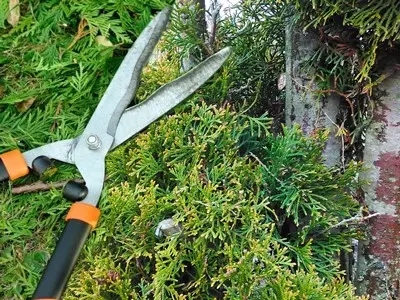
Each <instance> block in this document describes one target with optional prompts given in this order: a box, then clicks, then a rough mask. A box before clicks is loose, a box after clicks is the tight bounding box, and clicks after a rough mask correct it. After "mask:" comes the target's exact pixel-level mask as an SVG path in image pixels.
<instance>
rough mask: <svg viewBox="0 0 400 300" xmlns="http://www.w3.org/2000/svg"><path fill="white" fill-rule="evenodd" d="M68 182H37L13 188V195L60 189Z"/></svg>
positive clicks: (82, 181)
mask: <svg viewBox="0 0 400 300" xmlns="http://www.w3.org/2000/svg"><path fill="white" fill-rule="evenodd" d="M68 181H69V180H63V181H58V182H49V183H45V182H43V181H38V182H35V183H32V184H27V185H21V186H16V187H13V188H12V189H11V193H12V194H13V195H18V194H26V193H34V192H43V191H49V190H51V189H59V188H62V187H64V185H66V184H67V182H68ZM74 181H75V182H78V183H84V182H85V181H84V180H83V179H74Z"/></svg>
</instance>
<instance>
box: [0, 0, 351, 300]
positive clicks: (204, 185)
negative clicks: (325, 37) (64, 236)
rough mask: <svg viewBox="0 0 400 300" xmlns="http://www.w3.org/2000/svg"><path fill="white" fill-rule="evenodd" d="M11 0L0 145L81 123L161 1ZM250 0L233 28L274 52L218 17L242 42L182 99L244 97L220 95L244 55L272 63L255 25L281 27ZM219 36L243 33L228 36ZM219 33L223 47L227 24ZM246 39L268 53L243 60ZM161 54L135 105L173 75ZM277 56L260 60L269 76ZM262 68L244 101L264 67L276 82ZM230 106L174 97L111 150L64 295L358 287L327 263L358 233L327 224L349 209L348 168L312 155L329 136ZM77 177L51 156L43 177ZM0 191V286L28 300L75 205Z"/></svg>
mask: <svg viewBox="0 0 400 300" xmlns="http://www.w3.org/2000/svg"><path fill="white" fill-rule="evenodd" d="M21 3H22V4H21V17H20V20H19V22H18V23H17V25H16V26H15V27H14V28H12V27H11V26H10V25H7V23H5V21H4V20H5V19H6V18H7V16H6V15H7V12H6V11H7V8H4V7H3V8H2V9H3V10H0V13H2V15H1V18H0V21H2V22H3V23H1V24H2V26H3V28H2V29H1V39H2V43H1V46H0V47H2V48H1V54H0V55H1V68H2V69H1V72H2V73H1V74H2V78H1V82H0V84H1V91H2V99H1V100H0V101H1V103H2V106H0V118H1V121H2V122H1V124H0V126H1V128H0V129H1V134H0V145H1V146H0V147H1V151H5V150H7V149H11V148H15V147H19V148H21V149H23V150H24V149H28V148H31V147H35V146H38V145H41V144H43V143H46V142H50V141H54V140H58V139H62V138H70V137H75V136H76V135H78V134H79V133H80V132H81V131H82V129H83V128H84V126H85V124H86V122H87V119H88V117H89V116H90V114H91V112H92V111H93V109H94V107H95V106H96V104H97V103H98V100H99V98H100V97H101V95H102V94H103V92H104V90H105V87H106V86H107V84H108V83H109V80H110V79H111V77H112V75H113V73H114V72H115V70H116V68H117V67H118V65H119V63H120V61H121V60H122V57H123V55H124V54H125V53H126V49H127V48H128V47H129V45H130V44H131V42H132V41H133V40H134V39H135V37H136V36H137V34H138V33H139V32H140V31H141V30H142V29H143V28H144V26H145V25H146V23H147V22H148V20H149V18H150V15H151V14H152V13H153V12H155V11H156V10H158V9H160V8H161V7H162V6H163V5H164V4H165V3H164V2H161V1H149V2H147V1H146V3H145V4H144V2H143V1H133V0H132V1H124V2H118V1H110V2H109V1H84V2H76V1H69V2H59V1H50V2H46V3H40V5H39V2H38V1H28V2H21ZM246 3H247V2H246ZM246 3H245V2H244V4H246ZM259 9H260V10H261V11H262V10H263V11H264V12H263V13H264V15H263V16H264V17H263V18H261V19H260V20H261V24H263V26H264V27H263V26H261V27H257V26H256V24H257V23H254V24H253V23H251V22H253V21H254V22H258V19H257V18H256V16H257V15H258V12H257V13H255V11H254V8H251V7H250V6H249V7H248V11H247V12H246V13H245V14H244V15H246V16H249V18H248V19H249V20H251V22H250V23H251V24H250V25H247V26H250V27H247V29H246V27H244V25H243V27H241V28H242V29H243V30H244V31H246V30H248V33H249V34H250V33H252V32H253V31H256V32H258V33H260V35H261V36H263V37H264V38H265V39H266V40H267V41H268V42H270V46H271V47H272V49H270V48H268V47H264V48H263V46H262V45H261V42H262V41H263V40H264V38H262V37H261V38H260V37H258V38H256V36H253V37H247V35H244V34H243V35H241V33H240V31H237V32H236V31H235V28H234V27H235V26H234V25H232V24H235V23H232V24H231V25H226V26H231V28H228V27H224V28H225V30H226V31H225V32H226V40H227V41H229V43H228V42H227V44H231V45H233V46H234V47H235V49H234V51H237V52H238V54H237V55H235V56H233V57H232V59H231V61H230V62H229V63H228V64H227V65H226V66H225V68H223V70H222V72H221V73H220V74H219V76H218V77H216V78H213V80H211V81H209V82H208V84H207V85H205V87H204V88H202V89H201V90H200V91H199V92H198V93H197V94H196V95H195V96H194V97H193V99H192V101H193V102H195V103H199V102H201V99H204V100H205V102H208V103H210V102H212V103H218V104H223V103H224V102H225V101H224V100H225V99H226V100H227V101H230V102H234V100H235V99H237V101H239V99H242V100H243V98H240V97H239V96H237V97H236V96H231V95H233V93H234V90H237V89H236V88H238V87H240V85H237V86H235V82H236V80H238V82H246V81H242V80H244V78H246V76H251V75H252V74H251V67H250V65H252V64H253V67H254V68H255V67H256V66H257V61H259V62H262V61H263V60H264V58H265V57H264V55H266V56H267V57H268V55H272V57H273V58H276V59H277V60H278V61H279V64H282V61H281V59H282V57H281V54H279V53H278V51H277V50H276V49H278V48H277V47H279V46H276V45H275V44H274V43H273V40H272V39H268V30H265V28H267V27H268V26H271V28H275V29H274V30H276V31H277V30H278V27H274V26H273V25H271V24H270V23H269V21H268V18H266V17H265V16H266V15H268V13H269V11H270V10H269V8H268V7H265V6H261V8H259ZM251 16H253V17H251ZM237 18H239V16H238V17H237ZM240 18H242V17H240ZM245 19H246V18H244V17H243V19H242V20H245ZM177 21H178V20H177ZM280 21H281V20H280V19H279V18H277V19H275V21H273V20H272V19H271V22H276V24H278V23H279V22H280ZM242 24H243V23H242V21H240V22H238V23H237V25H240V26H242ZM172 26H175V25H174V23H173V24H172ZM248 28H253V29H252V30H249V29H248ZM260 28H261V29H260ZM262 28H264V29H262ZM258 30H259V31H258ZM271 30H272V29H271ZM221 32H223V31H221ZM230 33H232V34H237V35H238V37H240V39H239V38H238V39H234V38H228V35H229V34H230ZM99 36H101V37H102V38H100V39H99V38H98V37H99ZM276 38H277V39H278V36H276ZM105 39H106V40H105ZM253 39H254V40H255V41H257V43H256V44H252V40H253ZM217 40H218V41H219V42H220V43H221V44H223V41H224V38H223V35H222V33H221V34H220V36H219V37H218V39H217ZM279 41H281V40H279ZM165 42H166V44H165V46H166V47H167V46H168V45H170V44H168V39H166V41H165ZM110 43H111V44H112V45H110ZM246 45H248V48H249V49H256V48H257V47H259V48H260V49H263V51H264V52H263V53H264V54H260V53H259V52H258V51H256V50H253V51H251V52H250V53H251V55H249V56H247V57H246V51H244V50H243V49H241V47H245V46H246ZM216 47H217V46H216ZM274 47H275V48H274ZM217 48H218V47H217ZM274 49H275V50H276V51H275V50H274ZM268 51H272V52H271V53H270V54H268V53H269V52H268ZM253 56H254V57H253ZM160 59H161V60H160V61H158V62H157V63H156V64H154V65H152V66H149V67H148V68H146V70H145V74H144V77H143V81H144V82H143V85H142V87H141V89H140V91H139V95H138V98H137V99H136V100H135V101H140V100H142V99H144V98H145V97H146V96H147V95H148V94H149V93H150V92H151V91H153V90H155V89H156V88H157V87H158V86H159V85H160V84H161V83H163V82H166V81H169V80H170V79H172V78H174V77H176V76H177V74H178V73H179V66H178V61H179V52H176V53H174V52H173V51H171V52H170V53H167V54H162V55H161V58H160ZM273 61H274V60H273V59H271V60H270V61H268V63H267V64H266V65H264V66H266V67H268V68H271V70H272V71H273V72H278V69H279V68H276V69H274V67H273ZM240 66H241V67H240ZM247 66H249V68H247ZM242 68H243V70H245V72H244V74H245V75H240V70H241V69H242ZM262 72H263V71H262V68H258V69H257V72H255V74H254V77H251V79H250V81H251V84H249V87H255V89H254V90H252V89H251V88H249V89H248V93H247V95H248V97H246V101H247V102H248V103H251V102H253V101H254V99H257V97H258V96H257V95H259V94H260V91H261V88H258V89H257V87H259V86H260V84H264V83H263V82H262V81H261V78H262V77H263V76H267V77H266V78H270V79H268V80H272V78H273V76H272V77H268V76H269V75H268V72H265V73H264V74H262ZM249 78H250V77H249ZM237 95H240V91H239V92H237ZM271 97H272V96H271ZM16 103H21V106H16ZM235 104H237V103H235ZM235 106H236V107H238V106H239V107H240V106H242V105H240V103H239V105H235ZM24 110H25V111H24ZM237 111H240V112H235V109H233V108H232V107H230V106H229V105H228V106H222V107H221V106H220V105H219V106H210V105H209V104H205V103H204V102H202V103H201V104H189V105H186V106H181V107H179V108H178V109H177V114H175V115H171V116H169V117H164V118H162V119H161V120H160V121H159V122H157V123H155V124H153V125H152V126H151V127H150V128H149V129H148V131H146V132H145V133H142V134H140V135H139V136H138V137H137V138H136V139H135V140H133V141H132V142H130V143H127V144H126V145H124V146H122V147H120V148H118V149H116V150H115V151H114V152H113V153H112V154H111V155H110V156H109V158H108V160H107V174H108V177H109V179H108V180H107V182H106V187H105V189H104V195H103V196H102V199H101V201H100V209H101V211H102V217H101V221H100V223H99V226H98V227H97V228H96V230H95V231H94V232H93V233H92V235H91V238H90V239H89V240H88V242H87V244H86V245H85V248H84V251H83V253H82V256H81V259H80V260H79V263H78V265H77V268H76V270H75V272H74V273H73V276H72V278H71V281H70V284H69V287H68V289H67V293H66V296H65V299H77V298H78V299H81V298H82V299H84V298H86V299H171V298H172V299H183V298H186V299H194V298H197V299H214V298H217V299H218V298H219V299H221V298H226V299H246V298H247V299H357V298H356V297H355V296H354V295H353V291H352V287H351V286H349V285H347V284H345V283H343V281H342V279H341V278H340V275H339V274H340V271H339V268H338V265H337V264H336V262H335V256H336V255H337V253H338V251H339V250H341V249H345V248H346V247H347V246H346V245H347V240H348V238H349V237H352V236H354V235H355V234H356V232H354V231H353V230H348V231H341V230H339V229H340V228H339V229H338V228H337V227H335V226H336V224H337V223H338V222H339V221H341V220H342V219H344V218H348V217H350V216H351V215H352V214H354V213H355V212H356V211H357V205H356V203H355V202H354V201H353V199H352V198H351V196H350V192H351V191H352V189H353V188H354V187H355V183H354V181H353V177H354V174H355V172H356V170H357V166H356V165H354V166H352V167H350V168H348V170H347V171H346V172H345V173H344V174H341V173H339V172H337V170H334V169H327V168H326V167H324V166H323V164H322V159H321V151H322V148H323V143H324V139H325V138H326V135H325V133H324V132H319V133H316V135H315V136H314V137H311V138H304V137H303V136H302V135H301V133H300V130H299V129H298V128H294V129H285V130H284V132H283V134H282V135H278V136H274V135H272V134H270V132H269V125H270V123H271V120H270V119H268V118H266V117H264V116H262V117H254V116H247V115H246V114H245V113H243V112H241V111H242V110H237ZM76 176H77V172H76V170H74V169H73V168H68V167H62V168H60V170H59V172H58V173H57V174H56V175H55V176H54V177H52V178H51V179H52V180H58V179H61V178H62V179H66V178H68V179H71V178H74V177H76ZM30 179H31V180H36V179H33V178H30ZM121 182H122V183H121ZM0 201H1V203H2V205H0V216H1V218H0V231H1V232H2V234H1V237H0V250H1V256H0V276H1V278H2V280H1V282H0V297H1V298H4V299H7V298H17V299H26V298H28V297H30V296H31V295H32V293H33V291H34V289H35V286H36V284H37V282H38V280H39V278H40V274H41V272H42V271H43V268H44V266H45V262H46V261H47V260H48V258H49V256H50V253H51V251H52V249H53V247H54V245H55V241H56V240H57V237H58V236H59V234H60V232H61V230H62V228H63V226H64V221H63V217H64V216H65V214H66V211H67V209H68V207H69V206H70V204H68V203H65V202H64V201H63V200H62V197H61V191H58V190H51V191H50V192H46V193H33V194H30V195H18V196H15V195H11V193H10V191H9V186H5V185H3V186H2V193H1V195H0ZM167 218H172V219H173V220H174V222H175V223H176V225H177V227H178V228H180V230H181V233H180V234H176V235H173V236H162V237H156V235H155V229H156V227H157V225H158V224H159V222H160V221H162V220H165V219H167Z"/></svg>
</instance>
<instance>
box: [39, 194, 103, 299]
mask: <svg viewBox="0 0 400 300" xmlns="http://www.w3.org/2000/svg"><path fill="white" fill-rule="evenodd" d="M99 217H100V210H99V209H98V208H96V207H94V206H92V205H89V204H85V203H80V202H76V203H74V204H73V205H72V207H71V209H70V211H69V213H68V215H67V217H66V220H67V225H66V226H65V228H64V231H63V233H62V235H61V237H60V239H59V240H58V242H57V245H56V248H55V250H54V252H53V254H52V256H51V258H50V260H49V261H48V263H47V266H46V269H45V271H44V273H43V275H42V277H41V279H40V282H39V284H38V286H37V288H36V291H35V293H34V295H33V299H34V300H40V299H60V298H61V296H62V294H63V292H64V290H65V287H66V285H67V282H68V279H69V277H70V276H71V273H72V270H73V269H74V266H75V264H76V261H77V260H78V257H79V254H80V252H81V250H82V248H83V245H84V244H85V242H86V240H87V238H88V236H89V234H90V231H91V230H92V229H93V228H94V227H95V226H96V223H97V220H98V219H99Z"/></svg>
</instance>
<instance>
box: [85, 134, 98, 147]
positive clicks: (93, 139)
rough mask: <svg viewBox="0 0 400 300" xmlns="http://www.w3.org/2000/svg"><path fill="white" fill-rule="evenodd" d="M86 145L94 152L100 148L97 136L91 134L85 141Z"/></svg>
mask: <svg viewBox="0 0 400 300" xmlns="http://www.w3.org/2000/svg"><path fill="white" fill-rule="evenodd" d="M86 144H87V145H88V148H89V149H90V150H96V149H99V148H100V146H101V141H100V139H99V137H98V136H97V135H95V134H92V135H89V136H88V138H87V139H86Z"/></svg>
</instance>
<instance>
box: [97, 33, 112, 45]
mask: <svg viewBox="0 0 400 300" xmlns="http://www.w3.org/2000/svg"><path fill="white" fill-rule="evenodd" d="M96 43H97V44H99V45H103V46H105V47H111V46H112V45H113V44H112V43H111V42H110V41H109V40H108V39H107V38H106V37H105V36H103V35H98V36H96Z"/></svg>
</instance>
